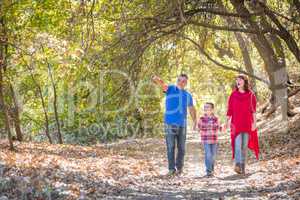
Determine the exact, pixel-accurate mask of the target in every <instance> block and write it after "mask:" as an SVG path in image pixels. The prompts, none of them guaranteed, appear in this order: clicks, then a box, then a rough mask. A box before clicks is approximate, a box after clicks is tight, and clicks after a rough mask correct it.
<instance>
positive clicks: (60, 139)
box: [47, 61, 63, 144]
mask: <svg viewBox="0 0 300 200" xmlns="http://www.w3.org/2000/svg"><path fill="white" fill-rule="evenodd" d="M47 66H48V70H49V75H50V80H51V84H52V89H53V93H54V100H53V106H54V116H55V121H56V126H57V135H58V142H59V143H60V144H62V143H63V139H62V135H61V131H60V123H59V117H58V111H57V91H56V85H55V82H54V79H53V74H52V71H51V66H50V63H49V62H48V61H47Z"/></svg>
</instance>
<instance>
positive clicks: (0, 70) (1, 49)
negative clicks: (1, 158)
mask: <svg viewBox="0 0 300 200" xmlns="http://www.w3.org/2000/svg"><path fill="white" fill-rule="evenodd" d="M0 6H1V4H0ZM0 10H1V8H0ZM0 38H1V39H2V40H4V41H6V40H7V35H6V29H5V22H4V19H3V17H0ZM6 54H7V43H2V44H1V43H0V106H1V108H2V110H3V114H4V123H5V129H6V131H7V135H8V141H9V147H10V150H13V149H14V145H13V140H12V135H11V129H10V124H9V114H8V108H7V106H6V103H5V99H4V93H3V90H4V80H3V79H4V71H5V69H6V64H7V62H6V56H7V55H6Z"/></svg>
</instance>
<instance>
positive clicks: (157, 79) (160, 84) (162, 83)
mask: <svg viewBox="0 0 300 200" xmlns="http://www.w3.org/2000/svg"><path fill="white" fill-rule="evenodd" d="M152 81H153V82H154V83H155V84H157V85H159V86H160V87H161V88H162V90H163V91H164V92H166V91H167V90H168V85H167V84H165V83H164V81H163V80H161V78H159V77H158V76H156V75H153V76H152Z"/></svg>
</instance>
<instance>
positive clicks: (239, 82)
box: [236, 78, 245, 89]
mask: <svg viewBox="0 0 300 200" xmlns="http://www.w3.org/2000/svg"><path fill="white" fill-rule="evenodd" d="M236 86H237V88H238V89H244V86H245V81H244V79H242V78H236Z"/></svg>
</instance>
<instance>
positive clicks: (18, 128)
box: [10, 85, 23, 142]
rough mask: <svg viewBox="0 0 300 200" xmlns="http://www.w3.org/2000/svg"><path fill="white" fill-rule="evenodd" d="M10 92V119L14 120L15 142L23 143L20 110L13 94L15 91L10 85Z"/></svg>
mask: <svg viewBox="0 0 300 200" xmlns="http://www.w3.org/2000/svg"><path fill="white" fill-rule="evenodd" d="M10 91H11V96H12V100H13V103H14V108H13V112H12V117H13V120H14V125H15V131H16V136H17V140H18V141H20V142H21V141H23V133H22V130H21V120H20V110H19V105H18V100H17V97H16V94H15V91H14V88H13V86H12V85H10Z"/></svg>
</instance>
